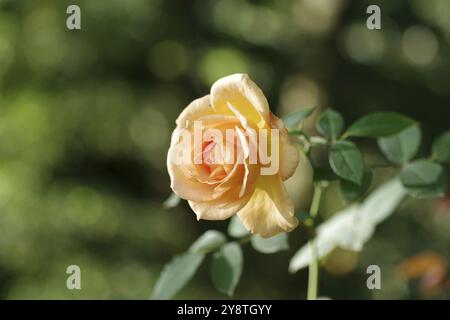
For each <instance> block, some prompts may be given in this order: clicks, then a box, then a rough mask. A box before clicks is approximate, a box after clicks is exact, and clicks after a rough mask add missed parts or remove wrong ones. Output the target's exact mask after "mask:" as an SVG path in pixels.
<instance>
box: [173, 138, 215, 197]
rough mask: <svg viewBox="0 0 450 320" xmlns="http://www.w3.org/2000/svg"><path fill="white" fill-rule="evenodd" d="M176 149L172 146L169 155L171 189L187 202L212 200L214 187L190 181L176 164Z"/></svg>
mask: <svg viewBox="0 0 450 320" xmlns="http://www.w3.org/2000/svg"><path fill="white" fill-rule="evenodd" d="M173 153H174V148H173V146H171V147H170V148H169V153H168V155H167V170H168V171H169V176H170V187H171V188H172V190H173V192H175V194H176V195H177V196H179V197H180V198H183V199H186V200H194V201H208V200H212V199H213V198H214V197H213V191H214V189H213V187H212V186H210V185H208V184H206V183H200V182H198V181H195V180H193V179H190V178H189V177H188V176H186V175H185V173H184V172H183V171H182V170H181V169H180V168H179V167H178V166H177V165H176V164H175V163H174V161H173V157H174V155H173Z"/></svg>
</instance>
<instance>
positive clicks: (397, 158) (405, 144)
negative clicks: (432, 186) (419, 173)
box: [378, 126, 421, 164]
mask: <svg viewBox="0 0 450 320" xmlns="http://www.w3.org/2000/svg"><path fill="white" fill-rule="evenodd" d="M420 141H421V132H420V128H419V127H418V126H410V127H408V128H406V129H404V130H403V131H401V132H399V133H397V134H395V135H393V136H389V137H385V138H379V139H378V146H379V147H380V149H381V151H382V152H383V154H384V155H385V156H386V158H387V159H388V160H390V161H392V162H394V163H397V164H404V163H405V162H407V161H409V160H410V159H411V158H412V157H414V156H415V154H416V153H417V150H418V149H419V146H420Z"/></svg>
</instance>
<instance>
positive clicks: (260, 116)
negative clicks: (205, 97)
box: [211, 73, 270, 128]
mask: <svg viewBox="0 0 450 320" xmlns="http://www.w3.org/2000/svg"><path fill="white" fill-rule="evenodd" d="M228 103H230V104H232V105H233V106H234V107H235V108H236V109H237V110H238V111H239V113H241V114H242V115H243V116H244V117H245V118H247V119H248V120H249V121H251V122H253V123H255V124H256V125H258V126H259V127H260V128H262V127H264V126H265V124H266V123H267V124H268V123H270V118H269V115H270V109H269V104H268V102H267V99H266V97H265V96H264V94H263V93H262V91H261V89H260V88H259V87H258V86H257V85H256V84H255V83H254V82H253V81H252V80H251V79H250V77H249V76H248V75H247V74H242V73H236V74H233V75H230V76H227V77H224V78H221V79H219V80H217V81H216V82H215V83H214V84H213V85H212V87H211V105H212V107H213V109H214V110H215V111H216V112H218V113H224V114H233V112H232V111H231V110H230V109H229V108H228Z"/></svg>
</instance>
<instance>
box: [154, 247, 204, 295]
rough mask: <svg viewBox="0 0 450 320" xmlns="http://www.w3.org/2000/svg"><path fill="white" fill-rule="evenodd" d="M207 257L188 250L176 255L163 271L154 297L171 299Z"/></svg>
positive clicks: (155, 288)
mask: <svg viewBox="0 0 450 320" xmlns="http://www.w3.org/2000/svg"><path fill="white" fill-rule="evenodd" d="M204 257H205V255H204V254H202V253H197V252H187V253H184V254H182V255H179V256H176V257H174V258H173V259H172V260H171V261H170V262H169V263H168V264H167V265H166V266H165V267H164V270H163V271H162V272H161V275H160V276H159V278H158V281H157V282H156V285H155V287H154V289H153V294H152V299H170V298H172V297H173V296H174V295H175V294H176V293H177V292H178V291H179V290H180V289H181V288H183V287H184V286H185V285H186V283H187V282H188V281H189V280H190V279H191V278H192V276H193V275H194V273H195V271H197V269H198V267H199V266H200V264H201V263H202V261H203V258H204Z"/></svg>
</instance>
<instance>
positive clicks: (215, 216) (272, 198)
mask: <svg viewBox="0 0 450 320" xmlns="http://www.w3.org/2000/svg"><path fill="white" fill-rule="evenodd" d="M176 124H177V128H176V129H175V131H174V133H173V135H172V141H171V145H170V148H169V152H168V156H167V167H168V171H169V175H170V178H171V188H172V190H173V191H174V192H175V193H176V194H177V195H178V196H179V197H180V198H183V199H186V200H188V202H189V205H190V206H191V208H192V210H193V211H194V212H195V213H196V215H197V219H206V220H224V219H227V218H229V217H231V216H233V215H234V214H237V215H238V216H239V218H240V219H241V221H242V222H243V224H244V225H245V227H246V228H247V229H248V230H249V231H250V232H252V233H254V234H258V235H260V236H262V237H271V236H274V235H276V234H277V233H279V232H282V231H291V230H293V229H294V228H295V227H296V226H297V225H298V220H297V218H295V216H294V209H293V205H292V202H291V200H290V198H289V196H288V194H287V192H286V189H285V187H284V184H283V181H285V180H286V179H288V178H289V177H290V176H291V175H292V174H293V173H294V171H295V169H296V167H297V165H298V162H299V151H298V150H297V148H295V147H294V146H293V145H291V143H290V141H289V136H288V132H287V130H286V128H285V126H284V123H283V121H282V120H280V119H278V118H277V117H276V116H275V115H273V114H272V113H271V112H270V109H269V105H268V102H267V100H266V98H265V96H264V94H263V93H262V91H261V90H260V89H259V88H258V86H257V85H256V84H255V83H254V82H253V81H252V80H251V79H250V78H249V77H248V75H246V74H234V75H230V76H227V77H224V78H222V79H219V80H218V81H216V82H215V83H214V84H213V86H212V87H211V93H210V95H207V96H204V97H202V98H199V99H196V100H194V101H193V102H192V103H191V104H189V105H188V106H187V107H186V108H185V109H184V110H183V112H182V113H181V114H180V116H179V117H178V119H177V120H176ZM230 131H231V132H232V133H233V132H234V133H235V135H234V137H233V139H232V140H230V139H225V138H224V137H227V133H229V132H230ZM211 132H214V134H210V133H211ZM261 133H265V135H264V134H261ZM199 135H200V139H196V137H197V138H198V136H199ZM192 136H193V137H194V138H192ZM265 137H266V138H267V139H265ZM230 153H235V155H236V156H235V157H234V158H233V157H227V156H229V155H230ZM182 160H183V161H182ZM186 160H187V161H186ZM227 160H228V161H227ZM267 160H269V161H267ZM307 165H308V166H309V163H307Z"/></svg>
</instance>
